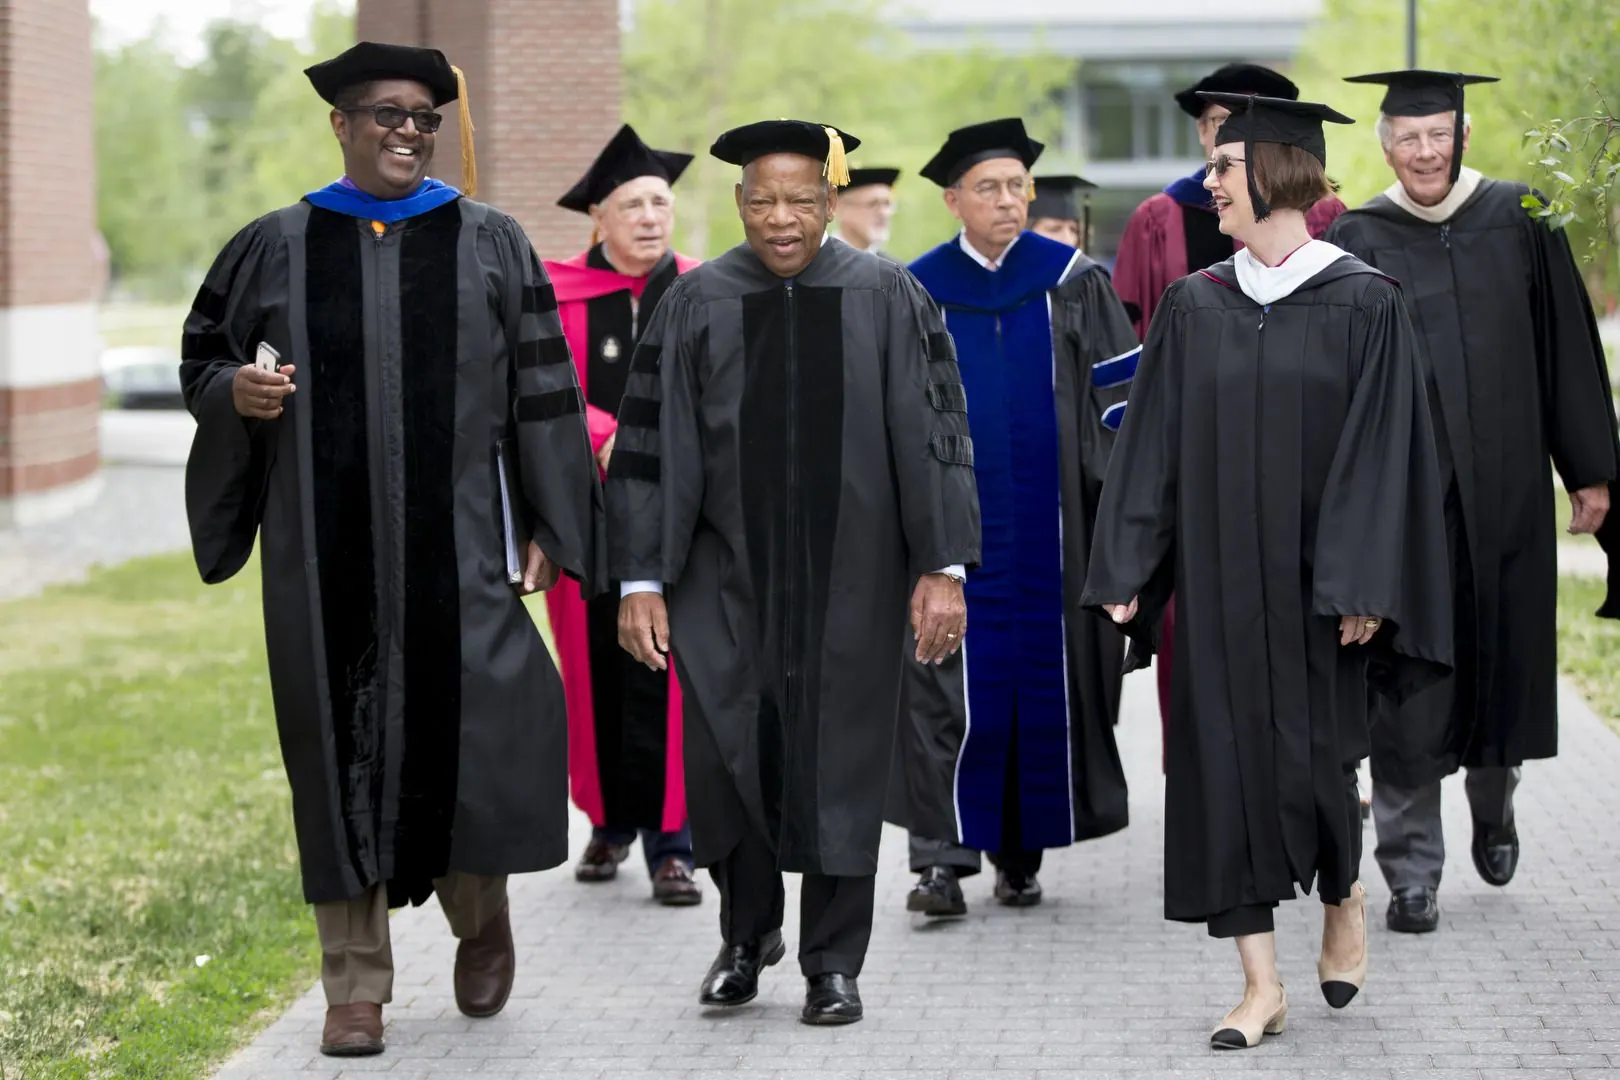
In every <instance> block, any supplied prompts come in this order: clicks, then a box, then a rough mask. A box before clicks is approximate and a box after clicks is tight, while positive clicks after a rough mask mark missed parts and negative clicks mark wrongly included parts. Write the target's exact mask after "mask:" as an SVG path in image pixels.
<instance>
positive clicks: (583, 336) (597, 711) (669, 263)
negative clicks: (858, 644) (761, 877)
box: [545, 124, 703, 906]
mask: <svg viewBox="0 0 1620 1080" xmlns="http://www.w3.org/2000/svg"><path fill="white" fill-rule="evenodd" d="M691 161H692V155H690V154H679V153H675V152H674V151H670V150H654V149H652V148H651V147H649V146H648V145H647V144H646V143H644V142H642V141H641V138H640V136H638V135H637V134H636V132H635V129H634V128H632V127H631V126H630V125H629V124H626V125H624V126H623V127H621V128H620V129H619V130H618V132H617V133H616V134H615V135H614V136H613V138H612V139H611V140H609V141H608V144H607V145H606V146H605V147H603V148H602V152H601V153H600V154H599V155H597V158H596V160H595V161H594V162H592V163H591V167H590V168H589V169H587V170H586V172H585V175H584V176H582V177H581V178H580V179H579V182H578V183H577V184H575V185H574V186H573V188H571V189H570V190H569V191H568V193H567V194H565V195H564V196H563V197H562V198H560V199H558V200H557V205H559V206H561V207H563V208H564V209H568V210H573V211H576V212H577V213H580V214H586V215H588V216H589V217H590V219H591V223H592V226H593V229H592V231H593V238H592V241H591V246H590V247H589V248H587V249H586V250H584V251H582V252H581V253H580V254H578V255H577V256H575V257H574V258H572V259H568V260H566V261H559V262H552V261H547V262H546V263H545V268H546V273H547V275H548V276H549V277H550V278H551V284H552V287H553V288H554V289H555V290H556V293H557V308H558V314H559V316H560V317H561V319H562V327H563V335H564V336H565V337H566V338H567V339H568V347H569V352H570V353H571V354H572V355H573V358H574V364H575V367H576V368H577V369H578V373H579V382H580V388H581V389H582V390H583V391H584V393H585V417H586V422H587V424H588V426H589V428H590V433H591V448H592V449H593V450H594V451H595V453H596V460H597V463H598V464H599V465H600V466H601V468H602V470H603V472H604V473H605V472H606V470H607V467H608V464H609V462H610V461H611V460H612V456H613V447H614V442H615V439H614V433H615V431H617V429H618V419H617V416H618V412H619V402H620V400H621V399H622V398H623V397H624V385H625V381H626V379H627V378H628V377H629V371H630V357H631V354H632V353H633V351H634V350H635V346H636V338H637V335H638V334H639V333H640V331H641V328H642V327H643V326H645V325H646V324H647V322H648V321H649V320H650V319H651V318H652V313H653V311H654V310H655V309H656V308H657V306H658V301H659V299H660V298H661V297H662V296H663V295H664V292H665V291H666V290H667V289H668V288H669V286H670V285H671V283H673V282H674V280H675V277H676V275H678V274H682V273H685V272H686V271H687V270H690V269H691V268H692V267H694V266H696V265H697V262H696V261H695V260H693V259H688V258H687V257H686V256H684V255H680V254H678V253H676V252H674V251H672V250H671V249H670V240H671V234H672V233H673V231H674V226H675V194H674V192H673V191H671V190H670V185H671V184H673V183H675V181H676V180H678V179H680V176H681V173H682V172H684V171H685V170H686V167H687V165H689V164H690V163H691ZM546 606H547V609H548V611H549V614H550V616H551V629H552V634H553V637H554V639H555V641H556V643H557V655H558V660H559V662H560V664H561V666H562V675H563V687H564V689H565V690H566V691H567V694H568V773H569V781H570V787H571V788H572V789H573V795H574V803H575V804H576V805H577V806H578V807H579V808H580V809H581V810H583V811H584V812H585V814H586V816H588V817H589V818H590V819H591V839H590V842H589V843H588V844H586V846H585V852H584V854H583V855H581V857H580V860H579V863H578V865H576V866H575V867H574V876H575V878H577V879H578V880H580V881H585V882H600V881H611V880H613V878H614V877H616V876H617V875H618V871H619V864H620V863H622V862H623V861H624V860H625V859H626V858H628V857H629V855H630V846H631V844H633V843H634V842H635V839H636V834H637V833H638V832H639V833H640V835H641V848H642V854H643V855H644V856H645V857H646V863H647V873H648V875H649V876H650V877H651V878H652V887H653V896H654V897H655V898H657V899H658V901H659V902H660V903H663V904H668V905H671V906H684V905H688V904H696V903H699V902H701V901H702V899H703V894H702V892H701V891H699V889H698V885H697V881H696V880H695V879H694V878H693V876H692V832H691V829H690V828H689V827H688V825H687V822H686V787H685V775H684V772H683V770H682V767H681V691H680V685H679V684H678V683H677V682H676V680H675V676H674V674H673V673H672V672H667V671H666V672H654V671H648V670H647V669H646V668H645V667H643V666H642V665H640V664H637V663H635V662H633V661H632V660H631V659H630V657H629V656H628V655H626V653H625V651H624V650H623V649H621V648H620V647H619V597H618V593H617V590H610V591H608V592H605V593H603V594H602V595H600V596H597V597H594V598H588V597H586V596H585V595H584V592H583V590H582V589H581V588H579V587H577V586H573V585H564V586H562V587H561V588H557V589H553V590H552V591H551V592H549V593H547V594H546Z"/></svg>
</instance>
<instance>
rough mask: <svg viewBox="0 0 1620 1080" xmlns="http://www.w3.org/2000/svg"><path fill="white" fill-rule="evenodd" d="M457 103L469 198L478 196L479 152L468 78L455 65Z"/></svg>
mask: <svg viewBox="0 0 1620 1080" xmlns="http://www.w3.org/2000/svg"><path fill="white" fill-rule="evenodd" d="M450 70H451V71H453V72H455V73H456V102H457V104H458V105H459V106H460V109H461V193H462V194H463V195H465V196H467V198H469V199H470V198H472V197H474V196H475V195H477V194H478V151H477V149H476V148H475V147H474V146H473V122H472V106H471V105H469V104H468V103H467V76H466V74H465V73H463V72H462V70H461V69H460V68H458V67H456V66H455V65H454V64H451V65H450Z"/></svg>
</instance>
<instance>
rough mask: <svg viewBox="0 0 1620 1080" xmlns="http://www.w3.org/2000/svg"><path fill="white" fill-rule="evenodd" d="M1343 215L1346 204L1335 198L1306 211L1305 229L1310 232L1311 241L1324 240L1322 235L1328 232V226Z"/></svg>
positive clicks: (1329, 198) (1331, 197)
mask: <svg viewBox="0 0 1620 1080" xmlns="http://www.w3.org/2000/svg"><path fill="white" fill-rule="evenodd" d="M1342 213H1344V203H1342V202H1340V201H1339V200H1338V198H1337V197H1335V196H1329V197H1328V198H1326V199H1323V200H1322V201H1321V202H1319V203H1317V204H1316V205H1315V206H1313V207H1311V208H1310V210H1308V211H1306V213H1305V228H1306V229H1308V230H1310V234H1311V239H1312V240H1320V239H1322V235H1323V234H1324V233H1326V232H1327V231H1328V226H1329V225H1332V224H1333V222H1334V221H1336V220H1337V219H1338V217H1339V215H1340V214H1342Z"/></svg>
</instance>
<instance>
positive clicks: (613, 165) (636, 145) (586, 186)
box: [557, 124, 692, 214]
mask: <svg viewBox="0 0 1620 1080" xmlns="http://www.w3.org/2000/svg"><path fill="white" fill-rule="evenodd" d="M691 163H692V155H691V154H678V153H676V152H674V151H673V150H654V149H653V148H652V147H650V146H648V145H647V144H646V143H644V142H642V141H641V136H639V135H637V134H636V129H635V128H633V127H631V126H630V125H629V124H625V125H624V126H623V127H621V128H620V129H619V130H618V133H617V134H616V135H614V136H613V138H611V139H609V140H608V144H607V145H606V146H605V147H603V148H602V152H601V153H600V154H598V155H596V160H595V161H593V162H591V167H590V168H589V169H587V170H585V175H584V176H582V177H580V178H579V183H577V184H575V185H574V186H573V187H572V188H570V189H569V190H568V194H566V195H564V196H563V197H562V198H560V199H558V200H557V205H558V206H560V207H562V208H563V209H565V210H576V211H578V212H579V213H581V214H583V213H586V212H587V211H589V210H590V208H591V206H592V205H593V204H595V203H599V202H601V201H602V200H603V199H605V198H607V197H608V196H609V195H611V194H612V193H613V191H614V189H615V188H617V187H618V186H619V185H620V184H625V183H629V182H630V181H631V180H635V179H638V178H640V177H643V176H657V177H661V178H662V179H664V180H667V181H669V182H670V183H671V184H673V183H674V182H675V181H676V180H678V179H680V176H681V173H683V172H685V171H686V167H687V166H688V165H690V164H691Z"/></svg>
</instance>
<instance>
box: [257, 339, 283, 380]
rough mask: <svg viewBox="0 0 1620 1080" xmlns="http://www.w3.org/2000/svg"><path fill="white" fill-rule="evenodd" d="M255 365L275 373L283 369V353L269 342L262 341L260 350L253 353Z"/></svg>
mask: <svg viewBox="0 0 1620 1080" xmlns="http://www.w3.org/2000/svg"><path fill="white" fill-rule="evenodd" d="M253 366H254V367H256V368H258V369H259V370H260V371H268V372H270V373H271V374H272V375H273V374H275V373H276V372H277V371H279V370H281V354H280V353H278V352H276V350H275V348H274V346H272V345H270V344H269V343H268V342H264V341H261V342H259V350H258V352H256V353H254V355H253Z"/></svg>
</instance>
